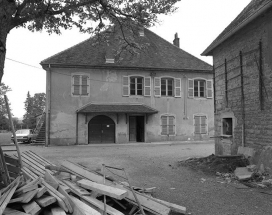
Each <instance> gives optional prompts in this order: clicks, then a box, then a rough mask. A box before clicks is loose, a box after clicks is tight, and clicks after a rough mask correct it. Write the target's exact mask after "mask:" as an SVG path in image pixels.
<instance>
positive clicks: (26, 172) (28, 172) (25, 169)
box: [22, 166, 39, 180]
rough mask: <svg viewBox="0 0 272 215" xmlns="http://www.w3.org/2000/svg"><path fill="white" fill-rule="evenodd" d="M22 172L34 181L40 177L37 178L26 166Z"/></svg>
mask: <svg viewBox="0 0 272 215" xmlns="http://www.w3.org/2000/svg"><path fill="white" fill-rule="evenodd" d="M22 171H23V173H25V174H26V175H27V176H28V177H29V178H31V179H33V180H34V179H36V178H38V177H39V176H37V175H36V174H35V173H34V172H32V171H31V170H30V169H29V168H27V167H26V166H24V167H23V168H22Z"/></svg>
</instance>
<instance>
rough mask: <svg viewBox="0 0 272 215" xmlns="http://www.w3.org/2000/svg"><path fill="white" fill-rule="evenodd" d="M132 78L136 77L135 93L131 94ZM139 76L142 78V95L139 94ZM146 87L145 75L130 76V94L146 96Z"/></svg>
mask: <svg viewBox="0 0 272 215" xmlns="http://www.w3.org/2000/svg"><path fill="white" fill-rule="evenodd" d="M132 78H135V80H136V81H135V95H131V79H132ZM138 78H141V79H142V95H138V94H137V91H138V88H137V79H138ZM144 88H145V77H144V76H141V75H131V76H129V95H130V96H144Z"/></svg>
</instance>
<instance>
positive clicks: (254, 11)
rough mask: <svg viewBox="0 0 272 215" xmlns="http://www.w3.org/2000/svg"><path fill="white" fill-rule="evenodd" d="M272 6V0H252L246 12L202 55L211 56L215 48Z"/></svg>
mask: <svg viewBox="0 0 272 215" xmlns="http://www.w3.org/2000/svg"><path fill="white" fill-rule="evenodd" d="M271 6H272V1H271V0H252V1H251V2H250V3H249V4H248V5H247V6H246V7H245V8H244V10H243V11H242V12H241V13H240V14H239V15H238V16H237V17H236V18H235V19H234V20H233V21H232V22H231V23H230V24H229V25H228V26H227V27H226V28H225V30H224V31H223V32H222V33H221V34H220V35H219V36H218V37H217V38H216V39H215V40H214V41H213V42H212V43H211V44H210V45H209V46H208V48H206V50H205V51H204V52H203V53H202V55H206V56H207V55H211V52H212V50H213V49H214V48H216V47H217V46H218V45H220V44H221V43H222V42H223V41H225V40H226V39H227V38H229V37H230V36H231V35H233V34H234V33H235V32H236V31H238V30H239V29H240V28H241V27H243V26H244V25H246V24H248V23H249V22H250V21H252V19H254V18H256V17H257V16H259V15H260V14H262V13H263V12H264V11H265V10H267V9H268V8H270V7H271Z"/></svg>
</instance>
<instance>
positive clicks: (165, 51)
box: [41, 29, 212, 72]
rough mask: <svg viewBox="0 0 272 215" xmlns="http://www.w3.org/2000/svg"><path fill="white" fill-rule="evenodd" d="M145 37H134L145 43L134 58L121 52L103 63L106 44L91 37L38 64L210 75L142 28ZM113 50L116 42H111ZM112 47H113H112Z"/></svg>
mask: <svg viewBox="0 0 272 215" xmlns="http://www.w3.org/2000/svg"><path fill="white" fill-rule="evenodd" d="M144 31H145V36H144V37H139V36H138V37H137V38H136V41H137V42H138V43H139V44H148V46H146V47H147V48H146V49H145V50H141V51H140V54H139V55H137V56H135V55H134V56H132V55H131V54H130V53H129V52H128V51H126V52H124V54H123V55H122V59H120V58H119V61H118V62H117V61H115V63H114V64H105V55H106V52H107V49H108V47H109V46H107V44H106V43H100V44H98V45H93V44H94V38H93V37H92V38H90V39H87V40H85V41H83V42H81V43H79V44H77V45H75V46H73V47H71V48H69V49H67V50H65V51H63V52H60V53H58V54H56V55H54V56H52V57H50V58H47V59H45V60H43V61H42V62H41V64H42V65H48V64H51V65H53V66H54V65H58V67H61V65H65V66H69V67H73V66H75V67H76V66H84V65H85V66H113V67H117V68H118V67H133V68H165V69H181V70H182V69H189V70H203V71H207V72H210V71H211V70H212V67H211V65H209V64H208V63H206V62H204V61H202V60H200V59H198V58H196V57H194V56H193V55H191V54H189V53H187V52H185V51H183V50H182V49H180V48H178V47H176V46H174V45H173V44H172V43H169V42H168V41H166V40H164V39H163V38H161V37H159V36H158V35H156V34H155V33H153V32H152V31H150V30H148V29H144ZM113 44H114V45H113V48H116V46H117V44H116V41H114V43H113ZM114 46H115V47H114Z"/></svg>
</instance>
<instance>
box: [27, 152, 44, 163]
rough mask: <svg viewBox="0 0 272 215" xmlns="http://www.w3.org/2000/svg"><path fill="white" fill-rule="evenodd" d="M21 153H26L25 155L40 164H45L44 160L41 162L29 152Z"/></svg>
mask: <svg viewBox="0 0 272 215" xmlns="http://www.w3.org/2000/svg"><path fill="white" fill-rule="evenodd" d="M23 154H24V155H26V156H28V157H30V158H32V159H33V160H35V161H36V162H37V163H39V164H40V165H42V166H45V163H44V162H42V161H41V160H39V159H37V158H36V157H35V156H33V155H31V154H30V153H28V151H24V152H23Z"/></svg>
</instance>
